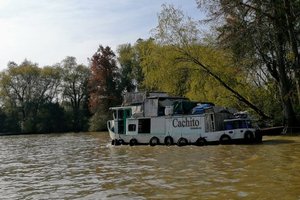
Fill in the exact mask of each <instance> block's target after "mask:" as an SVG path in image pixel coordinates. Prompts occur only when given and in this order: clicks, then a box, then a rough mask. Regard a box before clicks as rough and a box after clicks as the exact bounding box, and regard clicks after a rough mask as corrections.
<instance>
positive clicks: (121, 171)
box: [0, 133, 300, 199]
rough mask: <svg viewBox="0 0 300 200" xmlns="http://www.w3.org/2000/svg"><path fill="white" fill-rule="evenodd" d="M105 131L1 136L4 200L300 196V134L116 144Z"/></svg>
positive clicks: (0, 184) (0, 188)
mask: <svg viewBox="0 0 300 200" xmlns="http://www.w3.org/2000/svg"><path fill="white" fill-rule="evenodd" d="M108 141H109V139H108V134H107V133H80V134H63V135H28V136H5V137H0V160H1V164H0V173H1V176H0V194H1V199H165V198H170V199H240V198H244V199H300V159H299V158H300V137H265V138H264V143H263V144H259V145H225V146H222V145H214V146H204V147H197V146H186V147H177V146H171V147H166V146H156V147H150V146H136V147H130V146H118V147H113V146H110V145H108Z"/></svg>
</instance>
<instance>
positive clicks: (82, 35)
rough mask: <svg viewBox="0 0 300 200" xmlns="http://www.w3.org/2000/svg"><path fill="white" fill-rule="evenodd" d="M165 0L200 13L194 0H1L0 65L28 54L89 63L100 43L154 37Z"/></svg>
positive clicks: (43, 61) (46, 60) (48, 61)
mask: <svg viewBox="0 0 300 200" xmlns="http://www.w3.org/2000/svg"><path fill="white" fill-rule="evenodd" d="M163 3H167V4H173V5H175V6H176V7H179V8H181V9H182V10H183V11H184V13H185V14H187V15H189V16H191V17H193V18H195V19H197V18H198V19H199V18H200V16H201V13H200V11H199V10H198V9H197V5H196V3H195V0H0V70H3V69H5V68H7V63H8V62H9V61H14V62H16V63H17V64H20V63H21V62H22V61H23V60H24V59H25V58H26V59H28V60H30V61H32V62H35V63H38V64H39V66H46V65H53V64H55V63H58V62H60V61H61V60H63V59H64V58H65V57H66V56H74V57H76V58H77V62H78V63H83V64H86V65H87V64H88V62H87V58H90V57H91V56H92V55H93V53H94V52H95V51H96V50H97V48H98V46H99V45H100V44H102V45H103V46H110V47H111V48H113V50H115V49H116V47H117V46H118V45H120V44H124V43H132V44H133V43H134V42H135V41H136V40H137V39H138V38H143V39H147V38H148V37H150V30H151V29H152V28H154V27H155V26H156V25H157V14H158V13H159V12H160V10H161V5H162V4H163Z"/></svg>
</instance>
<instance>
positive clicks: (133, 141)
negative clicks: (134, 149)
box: [129, 138, 138, 146]
mask: <svg viewBox="0 0 300 200" xmlns="http://www.w3.org/2000/svg"><path fill="white" fill-rule="evenodd" d="M137 144H138V141H137V139H135V138H132V139H131V140H130V141H129V145H130V146H135V145H137Z"/></svg>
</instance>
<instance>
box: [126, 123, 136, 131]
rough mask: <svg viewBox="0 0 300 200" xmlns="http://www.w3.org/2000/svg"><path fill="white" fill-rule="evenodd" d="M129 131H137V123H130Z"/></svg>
mask: <svg viewBox="0 0 300 200" xmlns="http://www.w3.org/2000/svg"><path fill="white" fill-rule="evenodd" d="M128 131H131V132H135V131H136V125H135V124H129V125H128Z"/></svg>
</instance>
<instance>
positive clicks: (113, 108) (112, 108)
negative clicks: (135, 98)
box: [109, 106, 134, 110]
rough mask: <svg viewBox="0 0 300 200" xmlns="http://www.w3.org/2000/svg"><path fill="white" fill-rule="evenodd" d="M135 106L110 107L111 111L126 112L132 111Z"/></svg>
mask: <svg viewBox="0 0 300 200" xmlns="http://www.w3.org/2000/svg"><path fill="white" fill-rule="evenodd" d="M132 107H134V106H117V107H110V108H109V110H125V109H131V108H132Z"/></svg>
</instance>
